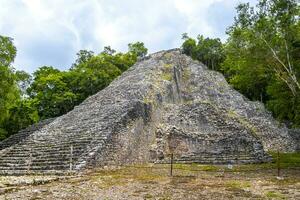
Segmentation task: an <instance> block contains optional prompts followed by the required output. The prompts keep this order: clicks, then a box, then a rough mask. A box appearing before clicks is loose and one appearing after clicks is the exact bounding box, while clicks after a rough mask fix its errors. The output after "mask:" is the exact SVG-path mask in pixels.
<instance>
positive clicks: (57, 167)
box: [0, 164, 70, 171]
mask: <svg viewBox="0 0 300 200" xmlns="http://www.w3.org/2000/svg"><path fill="white" fill-rule="evenodd" d="M69 168H70V165H69V164H58V165H42V166H30V167H28V165H18V166H14V167H2V166H0V171H2V170H3V171H8V170H28V169H29V170H67V169H69Z"/></svg>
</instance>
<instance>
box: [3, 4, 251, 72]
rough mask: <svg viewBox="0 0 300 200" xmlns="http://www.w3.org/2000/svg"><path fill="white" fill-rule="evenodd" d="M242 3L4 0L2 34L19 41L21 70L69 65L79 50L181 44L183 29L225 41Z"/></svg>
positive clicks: (17, 60) (18, 63)
mask: <svg viewBox="0 0 300 200" xmlns="http://www.w3.org/2000/svg"><path fill="white" fill-rule="evenodd" d="M239 1H241V0H205V1H200V0H165V1H161V0H151V1H148V0H143V1H142V0H127V1H119V0H89V1H82V0H64V1H61V0H0V5H1V7H0V34H1V35H8V36H10V37H13V38H14V39H15V40H14V41H15V45H16V46H17V49H18V54H17V58H16V61H15V66H16V67H17V68H18V69H25V70H27V71H29V72H32V71H33V70H35V69H36V68H37V67H39V66H41V65H53V66H55V67H59V68H60V69H67V68H69V67H70V65H71V63H72V62H73V61H74V60H75V54H76V52H77V51H79V50H80V49H90V50H93V51H95V52H100V51H101V50H102V49H103V46H106V45H110V46H112V47H113V48H115V49H117V50H121V51H125V50H126V49H127V44H128V43H129V42H134V41H143V42H144V43H145V44H146V46H147V47H148V48H149V50H150V52H154V51H158V50H161V49H168V48H174V47H178V46H179V45H180V43H181V34H182V33H183V32H187V33H189V35H191V36H193V37H195V36H196V35H198V34H204V35H205V36H209V37H221V38H223V39H224V38H225V33H224V32H225V27H227V26H229V25H230V23H232V20H233V15H234V7H235V5H236V4H237V3H238V2H239ZM251 1H254V0H251Z"/></svg>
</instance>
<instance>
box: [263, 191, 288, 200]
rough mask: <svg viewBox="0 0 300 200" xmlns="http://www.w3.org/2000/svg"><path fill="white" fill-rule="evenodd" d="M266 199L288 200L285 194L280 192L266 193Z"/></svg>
mask: <svg viewBox="0 0 300 200" xmlns="http://www.w3.org/2000/svg"><path fill="white" fill-rule="evenodd" d="M266 197H268V198H270V199H286V198H285V196H284V195H283V194H281V193H280V192H275V191H269V192H267V193H266Z"/></svg>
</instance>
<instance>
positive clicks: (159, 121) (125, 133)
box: [0, 49, 296, 174]
mask: <svg viewBox="0 0 300 200" xmlns="http://www.w3.org/2000/svg"><path fill="white" fill-rule="evenodd" d="M288 132H289V130H288V129H287V128H286V127H285V126H284V125H280V124H279V123H278V122H277V121H275V120H274V119H273V118H272V116H271V114H270V113H269V112H268V111H266V109H265V108H264V106H263V105H262V104H261V103H259V102H252V101H249V100H248V99H246V98H245V97H244V96H243V95H241V94H239V93H238V92H237V91H235V90H234V89H232V88H231V87H230V86H229V85H228V83H227V82H226V80H225V79H224V77H223V76H222V75H221V74H220V73H218V72H216V71H211V70H209V69H207V68H206V67H205V66H204V65H203V64H201V63H199V62H196V61H193V60H192V59H191V58H189V57H187V56H185V55H183V54H181V53H180V50H178V49H173V50H169V51H161V52H158V53H154V54H152V55H150V56H148V57H146V58H145V59H143V60H141V61H139V62H137V63H136V64H135V65H134V66H133V67H131V68H130V69H129V70H128V71H126V72H125V73H123V75H122V76H120V77H119V78H118V79H116V80H115V81H113V82H112V83H111V84H110V85H109V86H108V87H107V88H105V89H104V90H102V91H100V92H98V93H97V94H95V95H93V96H90V97H89V98H87V99H86V100H85V101H84V102H83V103H82V104H80V105H79V106H76V107H75V108H74V109H73V110H72V111H71V112H69V113H67V114H65V115H63V116H61V117H58V118H56V119H51V120H47V121H43V122H41V123H39V124H37V125H34V126H31V127H29V128H27V129H25V130H22V131H20V133H18V134H16V135H13V136H12V137H10V138H8V139H6V140H4V141H3V142H1V143H0V156H1V157H0V173H1V174H25V173H39V172H40V173H59V172H69V171H72V172H74V171H78V170H83V169H86V168H89V167H95V166H105V165H121V164H127V163H144V162H153V163H164V162H168V161H169V155H170V154H171V153H173V154H174V161H175V162H184V163H191V162H196V163H215V164H227V163H260V162H266V161H270V157H269V156H268V154H267V153H266V151H270V150H278V149H279V150H281V151H294V150H295V149H296V144H295V142H294V140H293V139H292V138H291V136H290V135H289V133H288Z"/></svg>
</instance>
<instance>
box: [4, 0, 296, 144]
mask: <svg viewBox="0 0 300 200" xmlns="http://www.w3.org/2000/svg"><path fill="white" fill-rule="evenodd" d="M236 11H237V14H236V17H235V19H234V23H233V24H232V26H230V27H229V28H228V29H227V34H228V39H227V41H226V42H225V43H222V42H221V40H220V39H218V38H205V37H204V36H202V35H199V36H198V37H197V38H196V39H194V38H191V37H189V36H188V35H187V34H186V33H184V34H183V37H182V39H183V44H182V46H181V48H182V51H183V52H184V53H185V54H187V55H189V56H191V57H192V58H193V59H196V60H199V61H201V62H203V63H204V64H206V65H207V66H208V67H209V68H210V69H212V70H217V71H219V72H221V73H223V74H224V76H225V77H226V79H227V80H228V82H229V83H230V84H231V85H232V86H233V87H234V88H235V89H237V90H238V91H239V92H241V93H242V94H244V95H245V96H247V97H248V98H249V99H251V100H255V101H261V102H263V103H264V104H265V105H266V107H267V108H268V109H269V110H270V111H272V113H273V115H274V116H275V117H276V118H277V119H278V120H280V121H282V122H284V123H286V124H287V125H288V126H290V127H299V126H300V82H299V79H300V20H299V13H300V8H299V4H298V3H297V2H296V0H260V1H259V3H258V4H257V5H256V7H255V8H253V7H250V5H249V4H248V3H246V4H239V5H238V6H237V8H236ZM147 51H148V50H147V48H146V47H145V46H144V43H142V42H136V43H130V44H128V52H126V53H121V52H116V51H115V50H114V49H112V48H111V47H110V46H107V47H104V50H103V51H102V52H101V53H99V54H95V53H94V52H92V51H88V50H80V51H79V52H78V53H77V59H76V60H75V61H74V63H73V65H72V66H70V69H69V70H67V71H60V70H58V69H56V68H55V67H52V66H42V67H40V68H39V69H38V70H37V71H35V72H34V73H33V74H32V75H30V74H28V73H26V72H24V71H17V70H15V69H14V67H13V61H14V59H15V57H16V54H17V49H16V47H15V46H14V44H13V39H12V38H10V37H6V36H0V140H1V139H5V138H6V137H8V136H9V135H11V134H14V133H16V132H18V130H20V129H22V128H25V127H27V126H28V125H30V124H33V123H35V122H38V121H39V120H43V119H47V118H52V117H57V116H60V115H62V114H65V113H66V112H68V111H70V110H71V109H73V107H74V106H75V105H78V104H80V103H81V102H82V101H83V100H84V99H85V98H87V97H88V96H90V95H92V94H95V93H97V92H98V91H99V90H101V89H103V88H105V87H106V86H107V85H108V84H109V83H110V82H111V81H112V80H114V79H115V78H116V77H118V76H119V75H120V74H122V72H124V71H125V70H127V69H128V68H129V67H131V66H132V65H133V64H134V63H135V62H136V61H137V59H138V58H139V57H144V56H145V55H147Z"/></svg>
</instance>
